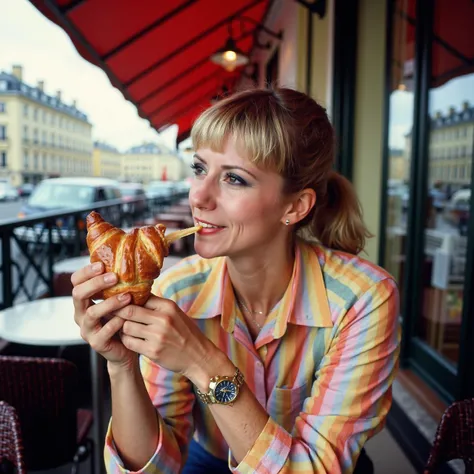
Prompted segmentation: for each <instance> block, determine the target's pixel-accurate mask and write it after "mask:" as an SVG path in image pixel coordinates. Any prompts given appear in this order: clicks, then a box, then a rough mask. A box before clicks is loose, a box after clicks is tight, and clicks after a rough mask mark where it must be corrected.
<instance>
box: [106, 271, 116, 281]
mask: <svg viewBox="0 0 474 474" xmlns="http://www.w3.org/2000/svg"><path fill="white" fill-rule="evenodd" d="M115 280H117V276H116V275H115V273H107V274H106V275H104V281H105V283H113V282H114V281H115Z"/></svg>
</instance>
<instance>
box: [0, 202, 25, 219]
mask: <svg viewBox="0 0 474 474" xmlns="http://www.w3.org/2000/svg"><path fill="white" fill-rule="evenodd" d="M22 205H23V202H22V201H20V200H18V201H13V202H0V224H1V223H2V221H4V220H6V219H14V218H15V217H16V216H17V215H18V212H19V211H20V209H21V206H22Z"/></svg>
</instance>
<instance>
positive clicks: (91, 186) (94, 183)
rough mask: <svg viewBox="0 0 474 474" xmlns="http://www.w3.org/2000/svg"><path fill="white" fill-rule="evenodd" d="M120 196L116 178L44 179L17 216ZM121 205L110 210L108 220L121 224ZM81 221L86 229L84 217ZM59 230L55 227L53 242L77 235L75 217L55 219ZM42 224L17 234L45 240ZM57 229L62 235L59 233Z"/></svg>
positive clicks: (67, 208) (90, 204)
mask: <svg viewBox="0 0 474 474" xmlns="http://www.w3.org/2000/svg"><path fill="white" fill-rule="evenodd" d="M120 198H121V193H120V188H119V184H118V182H117V181H114V180H110V179H105V178H94V177H87V178H52V179H45V180H43V181H41V182H40V183H39V184H38V185H37V186H36V188H35V189H34V191H33V193H32V194H31V196H30V197H29V199H28V201H27V202H26V203H25V204H24V205H23V206H22V208H21V210H20V212H19V214H18V217H19V218H25V217H33V216H35V215H37V214H41V213H45V212H52V211H58V212H60V211H67V210H74V209H77V208H81V207H89V206H90V207H92V206H93V204H94V203H96V202H103V201H109V200H117V199H120ZM120 213H121V212H120V207H116V208H111V209H110V210H107V215H106V216H104V217H107V220H109V221H110V222H113V223H116V224H117V225H118V224H119V223H120V217H121V216H120ZM86 214H87V213H85V214H84V217H83V219H82V220H80V221H79V223H78V226H79V228H80V229H81V230H82V229H84V228H85V217H86ZM56 225H57V227H58V229H54V232H53V234H52V235H53V243H60V242H61V241H64V240H66V241H67V240H70V239H73V238H74V236H75V228H76V226H75V223H74V218H73V217H69V218H67V217H66V218H61V219H58V220H57V221H56ZM43 227H44V226H43V224H36V225H35V226H34V227H19V228H17V229H15V232H16V234H17V236H18V237H19V238H21V239H23V240H27V241H33V242H37V241H38V238H39V239H40V241H41V242H46V239H47V235H46V233H45V232H42V229H43ZM58 232H59V234H60V235H58Z"/></svg>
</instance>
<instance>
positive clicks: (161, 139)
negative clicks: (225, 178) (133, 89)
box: [0, 0, 177, 151]
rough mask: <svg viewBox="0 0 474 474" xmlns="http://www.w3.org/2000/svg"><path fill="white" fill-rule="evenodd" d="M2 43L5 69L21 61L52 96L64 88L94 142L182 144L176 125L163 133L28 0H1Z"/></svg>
mask: <svg viewBox="0 0 474 474" xmlns="http://www.w3.org/2000/svg"><path fill="white" fill-rule="evenodd" d="M0 45H1V47H0V71H4V72H11V68H12V66H13V65H14V64H20V65H22V66H23V80H24V82H26V83H27V84H29V85H32V86H34V85H36V84H37V81H39V80H44V81H45V92H46V93H47V94H49V95H56V91H57V90H59V89H60V90H61V91H62V98H63V101H64V102H65V103H68V104H70V103H72V101H73V100H76V101H77V107H78V109H79V110H81V111H82V112H84V113H86V115H87V116H88V119H89V122H91V123H92V125H93V129H92V136H93V139H94V140H100V141H105V142H107V143H109V144H110V145H112V146H115V147H117V148H118V149H119V150H121V151H125V150H126V149H128V148H130V147H132V146H135V145H139V144H141V143H143V142H144V141H153V142H155V143H161V144H164V145H166V146H168V147H169V148H173V149H174V148H175V147H176V134H177V127H176V126H172V127H170V128H169V129H168V130H166V131H164V132H163V133H161V134H158V132H156V131H155V130H154V129H153V128H151V127H150V124H149V123H148V121H146V120H144V119H142V118H140V117H139V116H138V114H137V110H136V107H135V106H134V105H133V104H132V103H131V102H129V101H127V100H126V99H125V98H124V97H123V95H122V93H121V92H120V91H118V90H117V89H115V87H113V86H112V85H111V84H110V81H109V79H108V78H107V76H106V75H105V73H104V72H103V71H102V70H101V69H100V68H98V67H96V66H93V65H92V64H90V63H89V62H88V61H86V60H85V59H83V58H82V57H81V56H80V55H79V53H78V52H77V51H76V49H75V47H74V46H73V44H72V42H71V40H70V39H69V36H68V35H67V34H66V33H65V32H64V31H63V30H62V29H61V28H60V27H58V26H56V25H55V24H54V23H52V22H50V21H49V20H48V19H46V17H44V16H43V15H42V14H41V13H40V12H39V11H38V10H36V8H35V7H33V6H32V5H31V4H30V3H29V2H28V1H27V0H0Z"/></svg>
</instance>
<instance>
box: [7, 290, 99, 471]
mask: <svg viewBox="0 0 474 474" xmlns="http://www.w3.org/2000/svg"><path fill="white" fill-rule="evenodd" d="M73 313H74V307H73V302H72V297H71V296H62V297H56V298H44V299H38V300H34V301H30V302H27V303H21V304H17V305H15V306H12V307H11V308H7V309H4V310H2V311H0V338H3V339H5V340H6V341H9V342H16V343H19V344H27V345H35V346H72V345H79V344H86V342H85V341H84V340H83V339H82V337H81V335H80V329H79V327H78V326H77V325H76V323H75V322H74V318H73ZM91 377H92V411H93V414H94V423H93V432H94V437H95V440H96V442H95V453H94V464H95V466H94V467H95V472H96V473H97V474H102V473H104V472H105V467H104V465H103V464H104V463H103V462H102V459H103V454H102V453H103V447H104V437H105V430H104V426H105V420H104V379H103V377H104V359H103V358H102V356H100V355H99V354H97V352H95V351H94V350H92V349H91Z"/></svg>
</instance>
